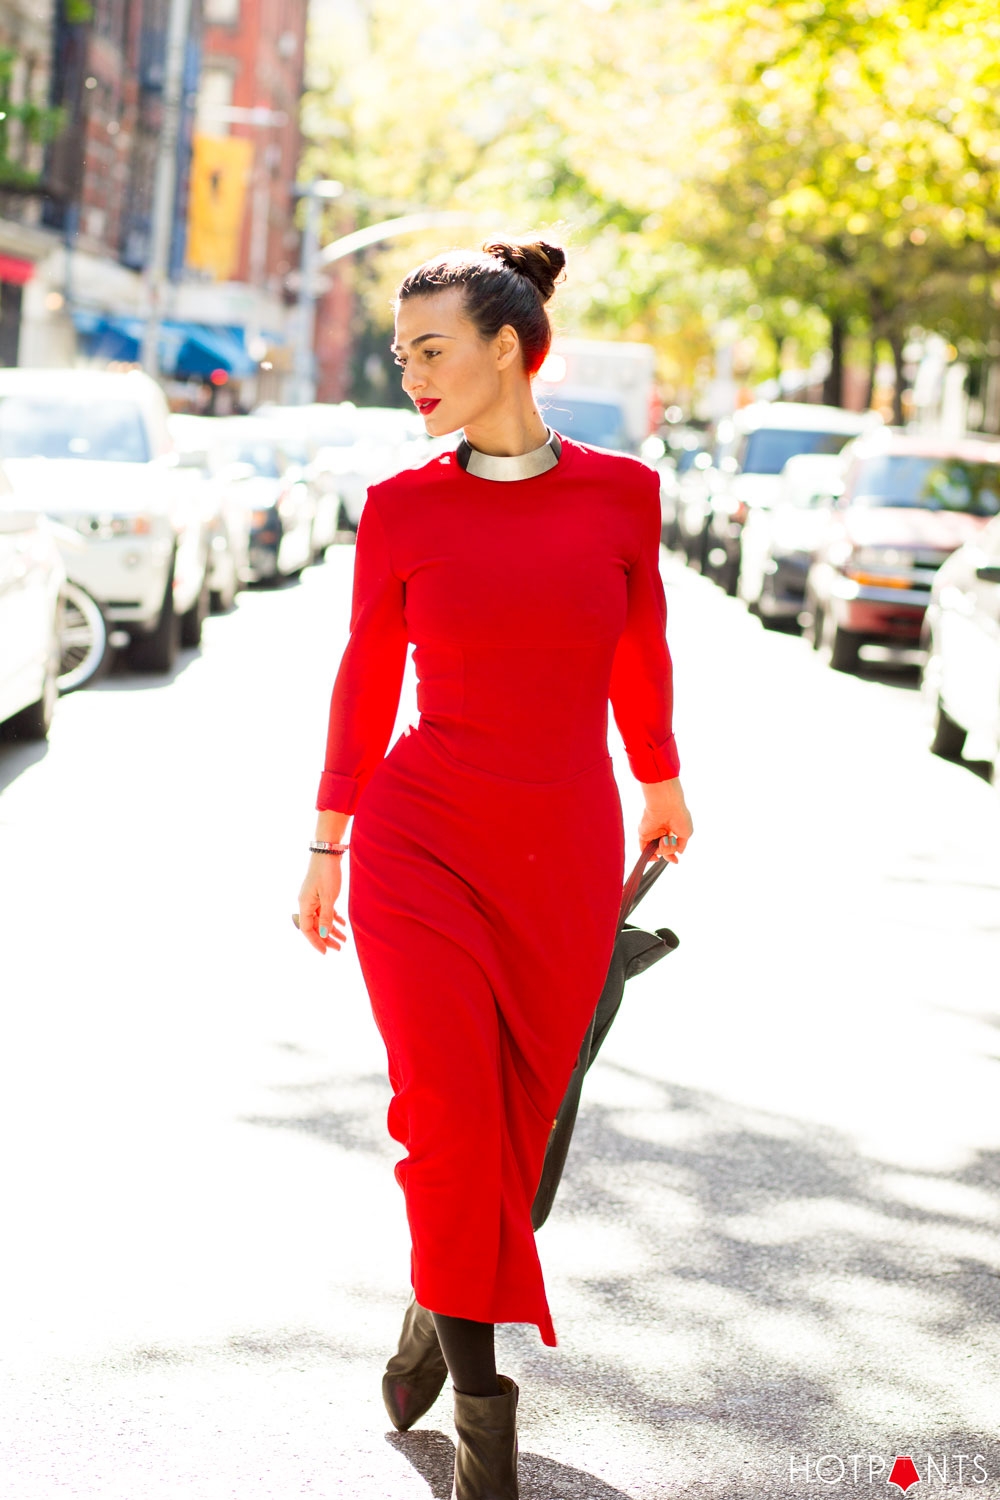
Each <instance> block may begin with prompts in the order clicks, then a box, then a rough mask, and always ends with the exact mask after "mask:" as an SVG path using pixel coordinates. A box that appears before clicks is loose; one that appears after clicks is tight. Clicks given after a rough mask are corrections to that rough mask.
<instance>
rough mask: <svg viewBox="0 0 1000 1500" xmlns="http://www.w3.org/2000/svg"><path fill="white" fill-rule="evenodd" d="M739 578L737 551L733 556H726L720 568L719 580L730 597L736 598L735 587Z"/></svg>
mask: <svg viewBox="0 0 1000 1500" xmlns="http://www.w3.org/2000/svg"><path fill="white" fill-rule="evenodd" d="M739 580H740V556H739V553H737V554H736V557H735V558H733V557H728V556H727V558H726V560H725V562H724V563H723V564H722V568H721V569H720V577H719V582H720V583H721V584H722V587H723V589H724V590H725V591H726V593H727V594H728V595H729V597H730V599H735V598H736V588H737V585H738V583H739Z"/></svg>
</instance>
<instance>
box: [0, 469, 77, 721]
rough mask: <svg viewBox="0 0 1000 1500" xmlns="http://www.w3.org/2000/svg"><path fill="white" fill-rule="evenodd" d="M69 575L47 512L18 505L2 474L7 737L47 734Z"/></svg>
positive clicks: (1, 662)
mask: <svg viewBox="0 0 1000 1500" xmlns="http://www.w3.org/2000/svg"><path fill="white" fill-rule="evenodd" d="M65 577H66V574H65V571H64V569H63V565H62V559H61V558H60V556H59V550H58V548H57V547H56V543H55V540H54V538H53V536H52V531H51V528H50V526H49V524H48V521H47V520H46V518H45V516H43V515H41V514H39V512H38V511H37V510H26V509H25V508H24V507H22V506H19V505H18V502H17V500H16V497H14V496H13V495H12V494H11V491H10V485H9V483H8V481H7V480H6V478H5V477H3V476H2V475H0V724H2V725H3V728H4V732H5V735H6V736H7V737H8V738H15V739H26V740H44V739H47V738H48V733H49V727H50V725H51V723H52V714H53V711H54V709H55V704H56V697H57V695H58V677H59V657H60V640H61V629H62V606H61V593H60V591H61V589H62V586H63V583H64V582H65Z"/></svg>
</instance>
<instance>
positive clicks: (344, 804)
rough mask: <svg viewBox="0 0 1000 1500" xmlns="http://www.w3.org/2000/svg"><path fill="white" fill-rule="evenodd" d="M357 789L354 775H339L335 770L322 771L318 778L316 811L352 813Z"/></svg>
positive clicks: (355, 803) (355, 802)
mask: <svg viewBox="0 0 1000 1500" xmlns="http://www.w3.org/2000/svg"><path fill="white" fill-rule="evenodd" d="M359 791H360V788H359V785H358V779H357V777H356V776H341V775H339V774H338V773H337V772H336V771H324V772H323V774H322V776H321V777H320V779H319V792H318V793H317V795H316V811H317V812H342V813H353V811H354V809H355V807H356V805H357V801H358V793H359Z"/></svg>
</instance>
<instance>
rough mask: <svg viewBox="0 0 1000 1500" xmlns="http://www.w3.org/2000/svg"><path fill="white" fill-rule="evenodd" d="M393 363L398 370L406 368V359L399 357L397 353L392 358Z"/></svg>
mask: <svg viewBox="0 0 1000 1500" xmlns="http://www.w3.org/2000/svg"><path fill="white" fill-rule="evenodd" d="M393 364H394V365H396V366H397V368H398V369H400V370H405V369H406V360H405V359H400V358H399V356H398V355H397V356H396V358H395V359H394V360H393Z"/></svg>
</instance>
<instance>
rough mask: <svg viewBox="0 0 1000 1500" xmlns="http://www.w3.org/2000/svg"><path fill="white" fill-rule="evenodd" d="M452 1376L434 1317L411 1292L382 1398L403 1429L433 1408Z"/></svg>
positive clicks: (388, 1366) (394, 1422)
mask: <svg viewBox="0 0 1000 1500" xmlns="http://www.w3.org/2000/svg"><path fill="white" fill-rule="evenodd" d="M447 1378H448V1366H447V1365H446V1364H445V1362H444V1355H443V1354H442V1353H441V1345H440V1344H439V1343H438V1336H437V1331H436V1330H435V1327H434V1319H433V1318H432V1316H431V1314H430V1313H429V1312H428V1311H427V1309H426V1308H425V1307H421V1306H420V1303H419V1302H418V1301H417V1299H416V1297H415V1296H414V1295H412V1294H411V1296H410V1300H409V1302H408V1303H407V1305H406V1315H405V1317H404V1318H403V1331H402V1333H401V1334H400V1335H399V1349H398V1350H397V1352H396V1353H395V1354H394V1355H393V1356H392V1358H391V1359H390V1361H389V1363H388V1364H387V1365H386V1367H385V1374H384V1375H383V1376H382V1399H383V1401H384V1402H385V1409H386V1411H387V1412H388V1413H389V1419H390V1421H391V1422H392V1425H393V1426H394V1427H397V1428H398V1429H399V1431H400V1432H406V1431H407V1429H408V1428H410V1427H412V1426H413V1424H414V1422H416V1421H419V1419H420V1418H421V1417H422V1416H423V1415H424V1412H426V1411H430V1409H431V1407H432V1406H433V1405H434V1403H435V1401H436V1400H437V1398H438V1396H440V1394H441V1390H442V1387H443V1386H444V1383H445V1380H446V1379H447Z"/></svg>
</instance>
